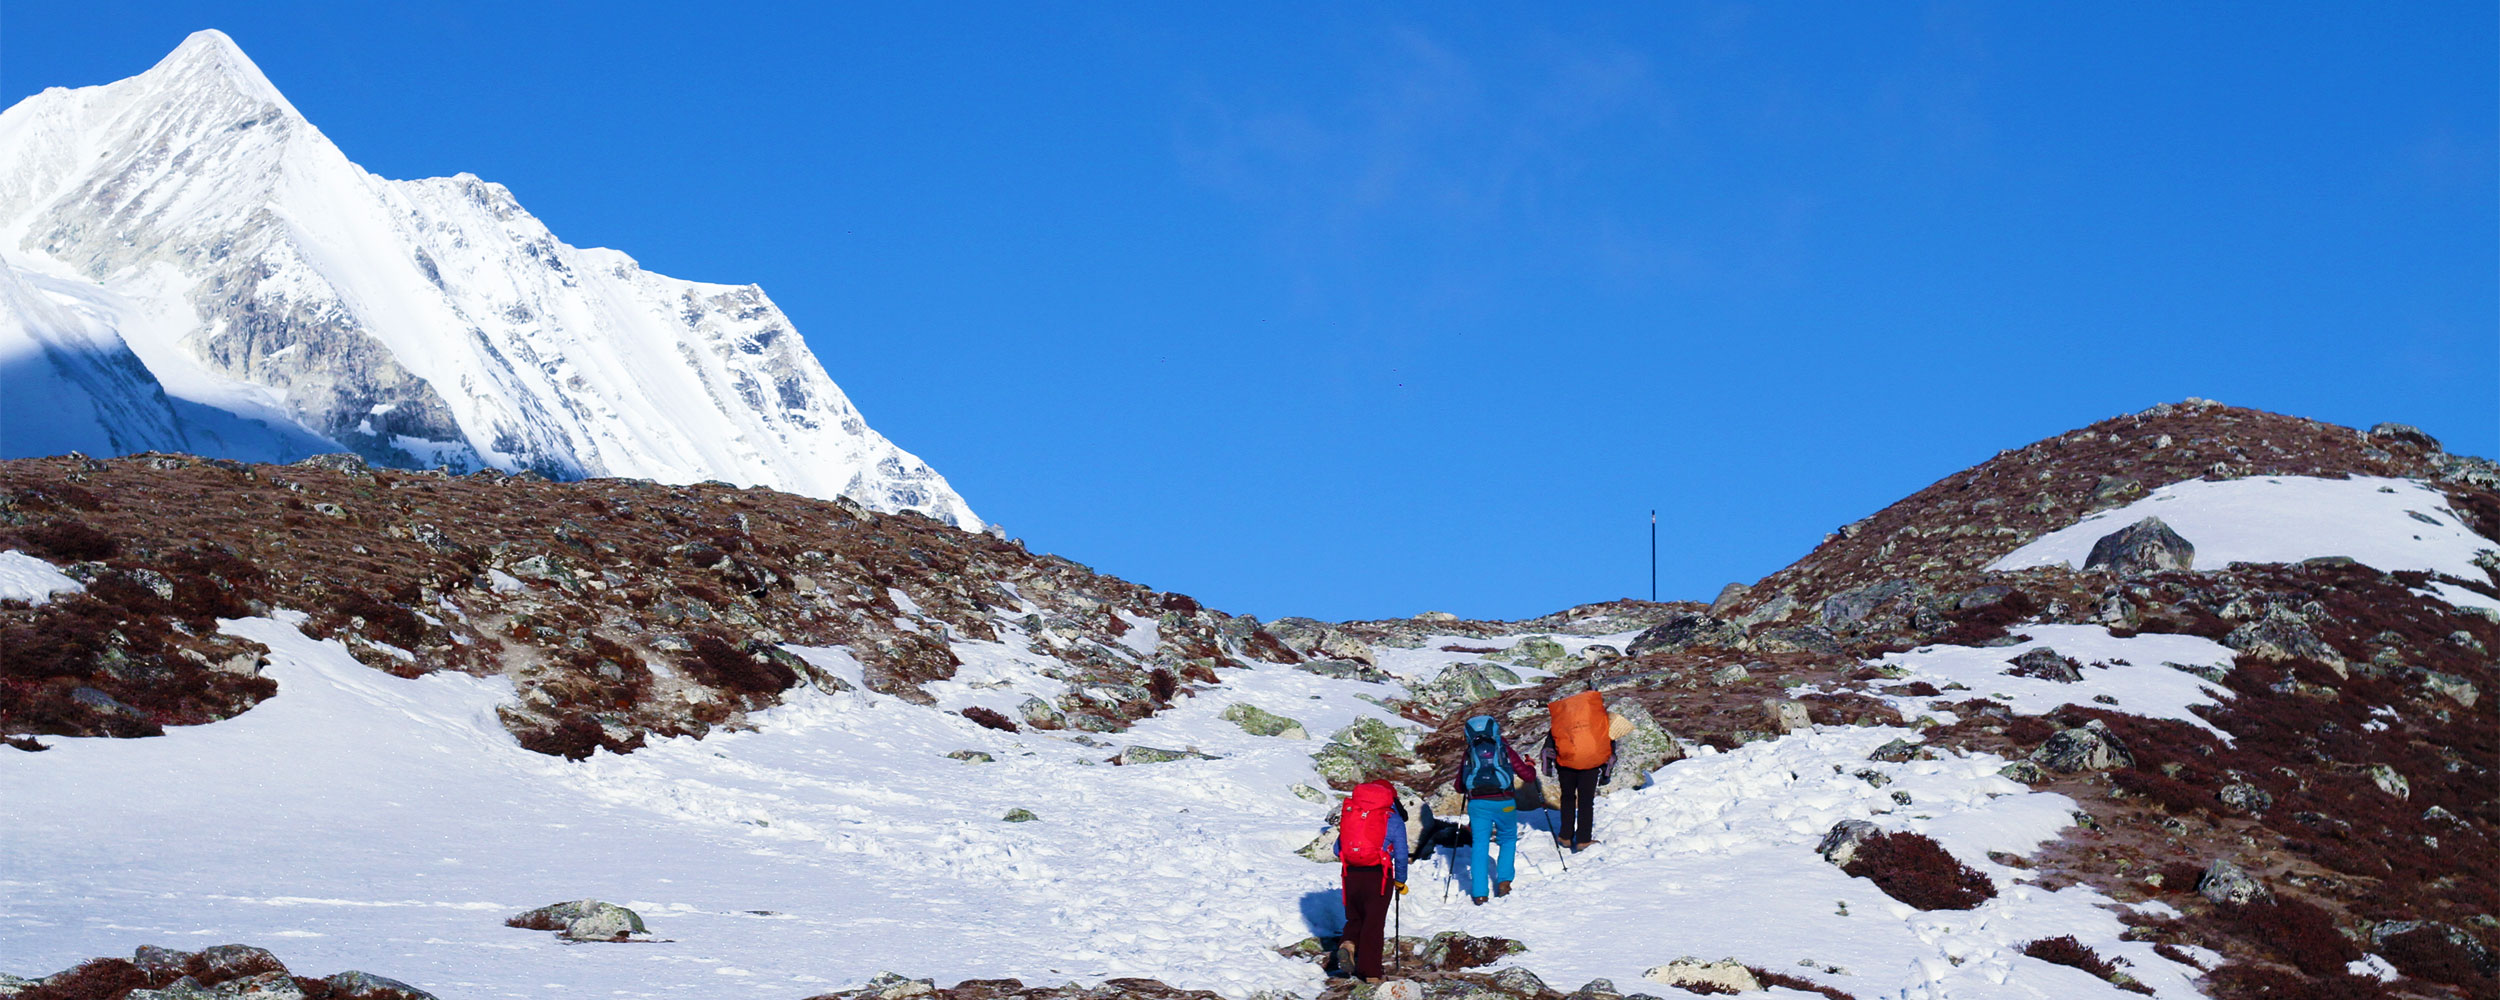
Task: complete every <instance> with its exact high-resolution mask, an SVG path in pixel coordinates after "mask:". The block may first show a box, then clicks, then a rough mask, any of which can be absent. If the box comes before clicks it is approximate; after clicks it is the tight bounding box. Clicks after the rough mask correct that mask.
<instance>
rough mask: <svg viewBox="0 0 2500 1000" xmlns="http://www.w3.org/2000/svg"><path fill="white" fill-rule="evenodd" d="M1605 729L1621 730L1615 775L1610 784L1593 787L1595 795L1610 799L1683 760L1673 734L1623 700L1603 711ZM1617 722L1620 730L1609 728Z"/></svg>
mask: <svg viewBox="0 0 2500 1000" xmlns="http://www.w3.org/2000/svg"><path fill="white" fill-rule="evenodd" d="M1607 714H1608V715H1610V716H1612V717H1613V719H1609V720H1608V723H1609V729H1610V731H1611V730H1612V729H1623V730H1624V734H1623V735H1621V736H1618V737H1616V738H1615V773H1614V777H1613V779H1612V780H1610V781H1608V782H1606V783H1605V784H1603V785H1599V786H1598V787H1597V794H1599V795H1612V794H1614V793H1616V792H1622V791H1630V790H1632V789H1635V788H1639V787H1641V786H1642V785H1645V784H1648V783H1649V775H1650V772H1652V771H1656V770H1658V769H1659V768H1662V767H1665V766H1667V765H1669V764H1672V763H1675V762H1676V761H1679V760H1683V759H1684V745H1683V744H1681V743H1677V742H1676V741H1675V734H1674V733H1670V732H1668V731H1667V730H1666V729H1665V728H1664V727H1661V726H1660V725H1658V720H1657V719H1654V718H1651V717H1650V714H1649V710H1648V709H1646V708H1643V707H1641V703H1640V702H1637V701H1633V700H1631V699H1629V698H1626V699H1624V700H1622V701H1620V702H1617V703H1615V704H1614V705H1611V706H1609V707H1608V708H1607ZM1614 719H1621V720H1622V721H1623V724H1622V725H1621V726H1615V725H1612V723H1613V721H1614Z"/></svg>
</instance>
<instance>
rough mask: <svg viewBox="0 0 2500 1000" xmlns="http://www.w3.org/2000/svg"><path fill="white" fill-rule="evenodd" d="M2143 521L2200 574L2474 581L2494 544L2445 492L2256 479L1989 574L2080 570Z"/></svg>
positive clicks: (2171, 498) (2198, 487) (2201, 487)
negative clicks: (2332, 561) (2352, 570)
mask: <svg viewBox="0 0 2500 1000" xmlns="http://www.w3.org/2000/svg"><path fill="white" fill-rule="evenodd" d="M2148 517H2158V518H2161V520H2162V523H2164V524H2167V525H2169V526H2170V530H2172V531H2175V532H2178V533H2179V536H2180V537H2182V538H2185V539H2187V540H2188V541H2189V543H2191V544H2193V545H2195V546H2196V567H2197V568H2199V569H2219V568H2221V567H2223V566H2227V565H2230V564H2232V563H2291V562H2299V561H2301V560H2303V559H2311V558H2316V557H2319V556H2344V557H2347V558H2350V559H2352V560H2353V561H2355V562H2358V563H2361V564H2362V565H2365V566H2369V567H2372V568H2375V569H2380V570H2387V571H2394V570H2400V569H2418V570H2428V571H2430V572H2433V573H2446V574H2449V575H2451V576H2456V577H2461V578H2464V579H2468V580H2480V579H2483V578H2484V574H2483V570H2482V567H2479V566H2476V565H2475V564H2474V553H2475V552H2477V551H2479V550H2482V549H2488V548H2491V547H2492V545H2491V540H2490V539H2487V538H2484V537H2482V536H2480V535H2477V534H2475V533H2474V532H2473V531H2472V530H2471V529H2469V528H2467V527H2466V526H2465V524H2464V523H2463V521H2461V520H2460V519H2459V518H2458V517H2457V514H2456V512H2455V511H2452V510H2449V509H2448V498H2447V497H2446V496H2445V495H2443V494H2441V493H2440V492H2439V491H2438V490H2434V489H2431V488H2430V487H2428V486H2424V485H2423V484H2421V483H2418V482H2415V481H2413V480H2410V479H2388V478H2384V477H2376V476H2355V477H2353V478H2351V479H2319V478H2314V477H2310V476H2255V477H2250V478H2246V479H2226V480H2223V481H2221V482H2208V481H2205V480H2202V479H2190V480H2186V481H2184V482H2177V483H2172V484H2170V485H2168V486H2164V487H2162V488H2160V489H2157V490H2154V491H2153V492H2152V493H2150V494H2148V495H2147V496H2145V498H2144V499H2142V500H2138V501H2136V502H2134V503H2131V504H2128V505H2126V506H2124V507H2119V508H2115V509H2112V510H2105V511H2102V512H2100V513H2098V514H2094V515H2092V516H2090V517H2087V518H2084V519H2083V520H2081V521H2079V522H2076V523H2075V524H2072V525H2069V526H2067V527H2065V528H2062V529H2059V530H2057V531H2052V532H2050V533H2048V534H2046V535H2042V536H2040V537H2039V538H2036V539H2033V540H2032V542H2031V543H2030V544H2028V545H2025V546H2023V547H2022V548H2019V549H2015V550H2014V551H2013V552H2010V553H2007V554H2006V556H2005V557H2004V558H2002V559H1999V560H1997V561H1996V562H1994V563H1991V564H1989V566H1988V568H1989V569H1991V570H2010V569H2025V568H2028V567H2032V566H2057V565H2061V564H2062V565H2068V566H2075V567H2081V566H2082V565H2083V563H2084V560H2085V558H2087V557H2088V556H2090V555H2091V554H2092V543H2093V542H2096V541H2099V540H2100V539H2101V537H2102V536H2104V535H2107V534H2109V533H2110V532H2113V531H2116V530H2118V529H2120V528H2124V527H2126V526H2128V525H2130V524H2134V523H2136V522H2137V521H2141V520H2143V519H2145V518H2148ZM2443 595H2444V592H2443ZM2475 596H2476V597H2478V598H2479V597H2480V595H2475ZM2452 600H2453V598H2452ZM2486 600H2487V599H2486Z"/></svg>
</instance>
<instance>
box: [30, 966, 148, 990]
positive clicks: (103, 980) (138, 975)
mask: <svg viewBox="0 0 2500 1000" xmlns="http://www.w3.org/2000/svg"><path fill="white" fill-rule="evenodd" d="M149 985H150V984H149V982H148V977H147V974H146V973H144V972H140V971H139V967H138V966H136V965H132V964H131V963H130V960H128V959H122V958H93V959H88V960H87V961H84V962H81V963H79V964H78V967H77V968H75V969H71V970H69V971H68V972H64V973H60V974H58V975H55V976H51V977H49V978H46V979H45V980H43V985H41V986H37V987H35V988H34V989H31V990H27V991H26V992H23V993H20V994H18V995H17V1000H99V998H108V997H118V996H121V995H122V994H124V993H128V992H130V991H131V990H140V989H146V988H148V986H149Z"/></svg>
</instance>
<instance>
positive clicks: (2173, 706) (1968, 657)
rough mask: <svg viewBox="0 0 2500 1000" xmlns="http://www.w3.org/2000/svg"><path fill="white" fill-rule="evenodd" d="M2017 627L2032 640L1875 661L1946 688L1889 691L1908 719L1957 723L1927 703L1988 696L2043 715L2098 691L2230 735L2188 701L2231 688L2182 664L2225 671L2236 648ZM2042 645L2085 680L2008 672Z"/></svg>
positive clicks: (2180, 638)
mask: <svg viewBox="0 0 2500 1000" xmlns="http://www.w3.org/2000/svg"><path fill="white" fill-rule="evenodd" d="M2015 631H2017V632H2019V633H2021V634H2023V635H2026V636H2029V637H2030V639H2028V640H2027V641H2025V642H2022V643H2019V644H2017V645H2012V646H1996V647H1975V646H1921V647H1919V648H1917V649H1913V650H1911V651H1909V652H1906V653H1887V654H1885V655H1883V656H1881V657H1877V658H1876V659H1874V660H1872V661H1870V662H1871V663H1872V664H1873V665H1874V666H1877V667H1884V668H1889V669H1890V670H1891V671H1893V672H1894V673H1895V674H1896V675H1897V679H1896V680H1894V681H1891V682H1888V684H1909V683H1914V682H1918V681H1925V682H1927V683H1929V684H1932V685H1935V686H1936V687H1937V688H1939V689H1941V690H1943V691H1944V694H1942V695H1935V696H1928V697H1917V696H1911V695H1887V696H1884V700H1885V701H1887V702H1890V703H1891V704H1892V707H1893V708H1894V709H1896V710H1898V711H1899V712H1900V713H1901V715H1902V717H1903V718H1907V719H1916V718H1918V717H1919V716H1921V715H1927V716H1932V717H1934V718H1935V719H1936V721H1938V722H1941V723H1945V724H1947V725H1950V724H1952V723H1953V722H1954V721H1956V720H1955V717H1954V714H1953V713H1952V712H1949V711H1945V710H1943V709H1937V708H1931V707H1929V703H1930V702H1939V701H1967V700H1969V699H1972V698H1987V699H1990V700H1992V701H1995V702H1997V703H1999V704H2001V705H2004V706H2005V707H2006V708H2007V709H2009V710H2011V711H2013V712H2015V713H2016V714H2019V715H2045V714H2047V713H2049V712H2053V711H2056V710H2057V709H2058V707H2059V706H2062V705H2073V704H2087V705H2088V704H2093V703H2094V700H2093V699H2094V698H2095V697H2096V696H2098V697H2106V698H2109V699H2110V700H2109V701H2107V702H2103V703H2102V704H2106V705H2108V706H2109V707H2111V708H2113V709H2116V710H2118V711H2121V712H2125V713H2127V714H2129V715H2140V716H2143V717H2145V718H2148V719H2177V720H2179V721H2182V722H2192V723H2195V724H2196V725H2199V726H2202V727H2204V728H2205V729H2206V730H2207V731H2209V732H2212V733H2214V734H2215V735H2217V736H2223V738H2224V739H2226V740H2227V739H2229V737H2228V736H2227V735H2224V734H2223V733H2222V731H2221V730H2219V729H2215V728H2214V727H2213V724H2212V723H2209V722H2206V721H2205V720H2204V719H2203V718H2202V717H2199V716H2197V715H2196V714H2195V713H2193V712H2190V711H2188V707H2189V706H2192V705H2211V704H2214V703H2215V701H2216V700H2217V699H2220V698H2226V697H2229V693H2228V692H2226V691H2223V690H2222V689H2221V686H2220V685H2217V684H2214V683H2213V682H2211V681H2208V680H2206V679H2204V678H2202V677H2199V676H2197V675H2195V674H2193V673H2189V672H2188V671H2185V670H2181V669H2179V668H2180V667H2219V668H2221V669H2224V670H2228V669H2230V667H2231V658H2232V657H2233V656H2234V655H2236V653H2235V651H2234V650H2232V649H2231V647H2229V646H2225V645H2223V644H2221V643H2218V642H2215V641H2213V640H2211V639H2207V638H2204V637H2201V636H2193V635H2165V634H2160V633H2149V634H2145V635H2136V636H2129V637H2126V638H2120V637H2118V636H2114V635H2111V634H2109V630H2108V629H2105V628H2102V627H2101V626H2098V625H2024V626H2021V627H2019V628H2017V629H2016V630H2015ZM2044 647H2045V648H2048V649H2053V650H2056V651H2057V653H2058V655H2060V656H2065V657H2067V658H2069V659H2072V660H2075V661H2076V662H2078V663H2081V664H2082V665H2083V679H2082V680H2081V681H2076V682H2073V683H2064V682H2060V681H2053V680H2047V679H2044V678H2038V677H2023V676H2016V675H2014V674H2009V673H2006V671H2007V670H2010V669H2012V668H2013V666H2014V664H2013V659H2014V658H2015V657H2017V656H2021V655H2022V654H2024V653H2028V652H2030V651H2032V650H2034V649H2040V648H2044Z"/></svg>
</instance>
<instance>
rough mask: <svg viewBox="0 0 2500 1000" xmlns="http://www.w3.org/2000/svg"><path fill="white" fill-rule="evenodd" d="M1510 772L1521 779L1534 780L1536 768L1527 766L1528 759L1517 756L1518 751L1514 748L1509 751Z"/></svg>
mask: <svg viewBox="0 0 2500 1000" xmlns="http://www.w3.org/2000/svg"><path fill="white" fill-rule="evenodd" d="M1510 773H1512V774H1516V775H1518V776H1519V780H1521V781H1535V780H1536V768H1533V767H1529V766H1528V759H1527V758H1525V757H1522V756H1519V751H1518V750H1516V749H1513V750H1511V752H1510Z"/></svg>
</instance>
